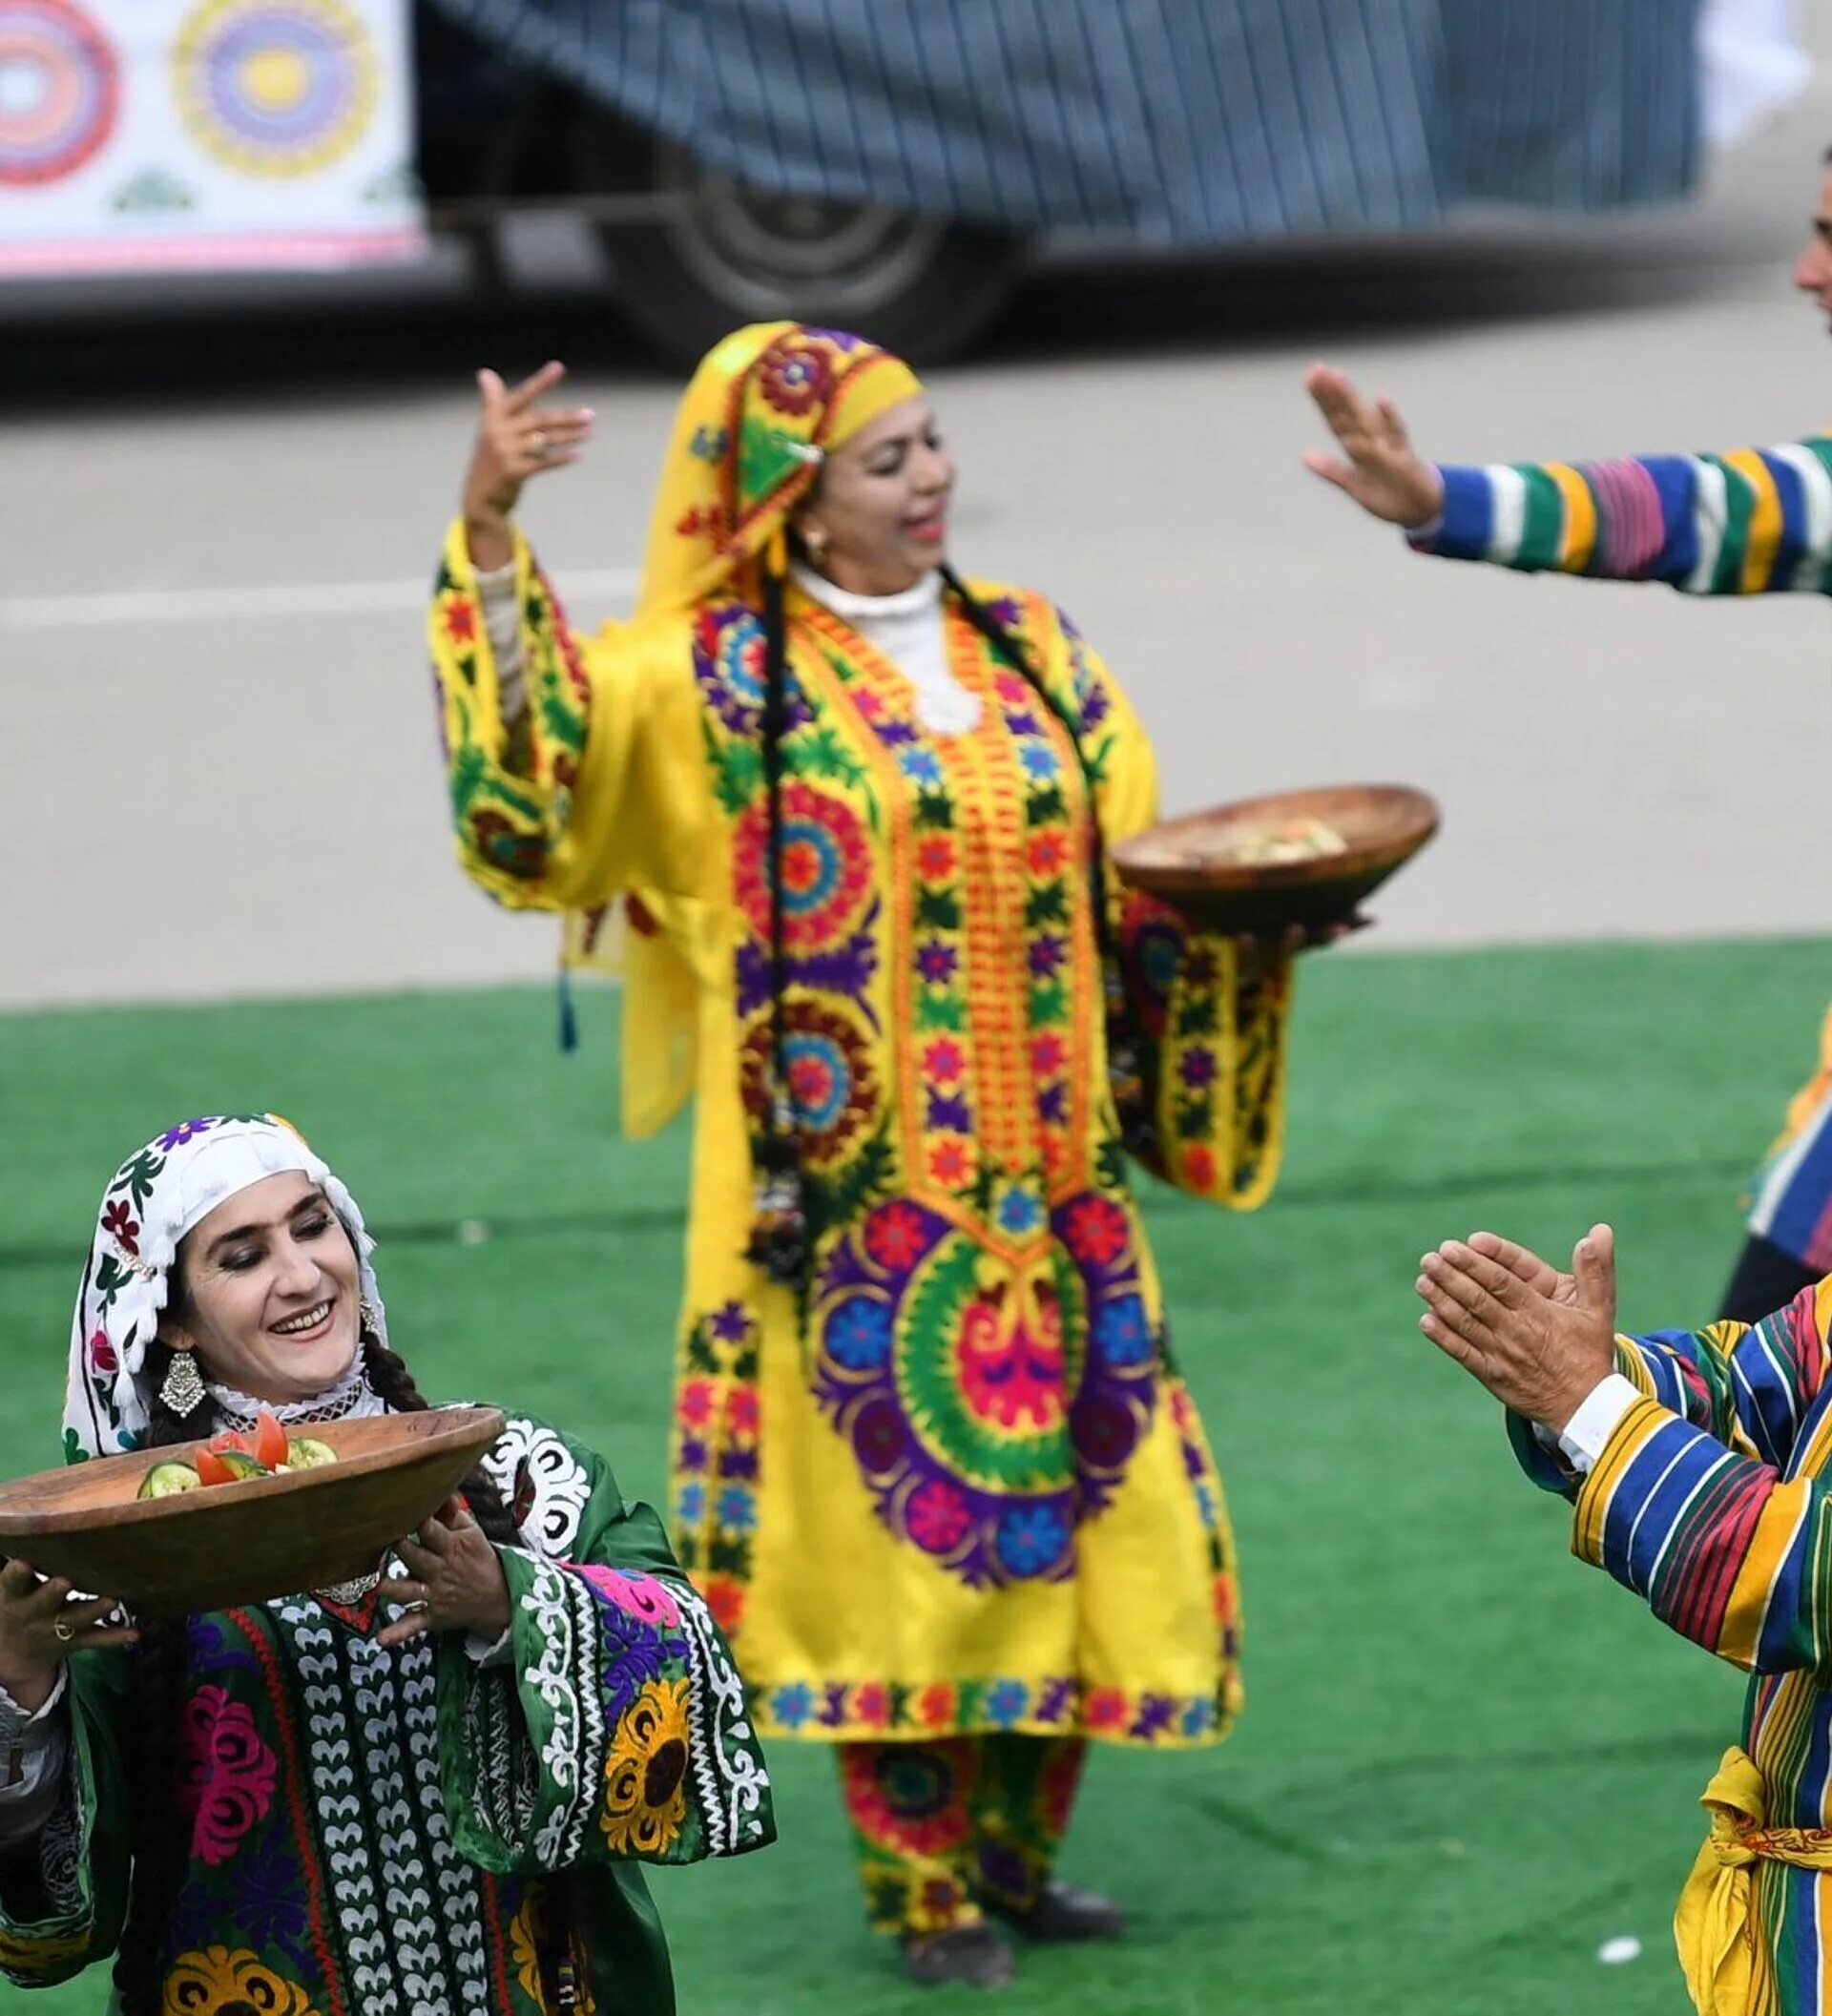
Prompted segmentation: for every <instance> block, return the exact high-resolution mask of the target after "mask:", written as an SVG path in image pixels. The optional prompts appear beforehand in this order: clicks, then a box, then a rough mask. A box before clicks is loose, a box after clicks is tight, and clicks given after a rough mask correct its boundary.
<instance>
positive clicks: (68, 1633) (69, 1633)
mask: <svg viewBox="0 0 1832 2016" xmlns="http://www.w3.org/2000/svg"><path fill="white" fill-rule="evenodd" d="M51 1634H52V1637H53V1638H55V1639H56V1640H57V1642H58V1644H59V1645H72V1644H74V1643H75V1639H76V1632H75V1631H74V1629H73V1627H72V1626H70V1625H68V1624H66V1623H65V1622H64V1620H63V1619H62V1618H61V1617H59V1618H58V1620H57V1621H56V1623H55V1624H53V1625H52V1627H51Z"/></svg>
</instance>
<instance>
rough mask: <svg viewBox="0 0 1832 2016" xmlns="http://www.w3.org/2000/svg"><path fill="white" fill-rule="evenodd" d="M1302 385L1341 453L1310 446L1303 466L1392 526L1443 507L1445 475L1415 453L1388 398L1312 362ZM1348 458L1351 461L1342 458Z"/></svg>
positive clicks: (1423, 519)
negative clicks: (1367, 392)
mask: <svg viewBox="0 0 1832 2016" xmlns="http://www.w3.org/2000/svg"><path fill="white" fill-rule="evenodd" d="M1304 389H1305V390H1306V391H1307V392H1308V393H1309V394H1310V396H1311V398H1312V399H1313V400H1314V401H1315V402H1316V405H1317V410H1318V411H1319V412H1320V413H1321V414H1322V416H1323V418H1324V419H1325V420H1326V421H1327V422H1328V423H1329V430H1330V432H1331V433H1332V434H1334V435H1335V437H1336V441H1337V445H1338V447H1341V449H1342V451H1343V454H1342V456H1337V455H1331V454H1329V453H1328V452H1327V451H1325V450H1324V449H1322V448H1312V449H1310V450H1309V452H1308V453H1307V454H1306V455H1305V456H1304V467H1305V468H1307V469H1309V470H1311V471H1312V472H1313V473H1314V474H1316V475H1319V476H1321V477H1322V479H1323V481H1324V482H1325V483H1333V484H1334V485H1335V486H1336V488H1338V489H1339V490H1343V491H1345V492H1346V493H1347V495H1349V496H1351V497H1353V498H1354V500H1355V502H1356V503H1357V504H1359V505H1360V506H1361V508H1362V509H1364V511H1371V512H1372V513H1373V515H1374V516H1375V517H1376V518H1384V519H1385V520H1386V522H1387V523H1388V524H1389V525H1405V526H1414V525H1426V524H1428V523H1429V522H1430V521H1431V520H1432V519H1433V518H1435V517H1436V516H1437V515H1438V513H1439V512H1440V511H1441V510H1442V509H1444V478H1443V477H1442V476H1440V475H1439V474H1438V472H1437V470H1436V469H1434V468H1432V467H1431V465H1430V464H1429V463H1428V462H1426V461H1424V460H1423V459H1422V458H1421V457H1420V456H1418V455H1417V454H1415V453H1414V452H1413V447H1412V444H1411V442H1410V441H1409V440H1408V439H1407V438H1406V432H1405V422H1404V421H1403V420H1402V419H1401V418H1400V415H1399V411H1398V408H1397V407H1395V405H1393V402H1392V401H1391V400H1390V399H1366V398H1364V396H1363V395H1362V394H1361V393H1360V392H1358V391H1357V390H1356V389H1355V387H1354V385H1353V384H1351V383H1350V382H1349V380H1348V379H1347V378H1345V377H1344V376H1343V373H1342V372H1341V371H1332V370H1331V369H1330V368H1329V366H1328V365H1327V364H1313V365H1312V366H1311V367H1310V369H1309V370H1308V371H1307V372H1305V374H1304ZM1343 456H1346V458H1347V460H1346V461H1344V460H1343Z"/></svg>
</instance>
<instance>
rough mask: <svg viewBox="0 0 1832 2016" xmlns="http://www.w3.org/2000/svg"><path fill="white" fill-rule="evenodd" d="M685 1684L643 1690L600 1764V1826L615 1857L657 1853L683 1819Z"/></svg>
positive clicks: (672, 1837)
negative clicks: (602, 1767)
mask: <svg viewBox="0 0 1832 2016" xmlns="http://www.w3.org/2000/svg"><path fill="white" fill-rule="evenodd" d="M687 1743H688V1723H687V1682H686V1681H685V1680H673V1681H657V1682H656V1683H654V1684H652V1685H651V1686H649V1687H646V1688H644V1689H643V1691H642V1694H641V1695H640V1696H639V1697H638V1699H637V1700H636V1703H635V1706H634V1707H633V1708H632V1709H631V1710H630V1711H629V1712H628V1713H627V1714H626V1715H624V1717H623V1719H622V1721H621V1722H620V1723H619V1724H618V1725H617V1730H616V1734H615V1735H614V1738H613V1740H612V1744H611V1751H610V1755H609V1756H607V1757H606V1758H605V1764H604V1807H603V1810H602V1812H601V1813H600V1814H599V1816H598V1826H599V1828H600V1830H601V1831H602V1833H603V1835H604V1839H605V1841H606V1844H607V1845H608V1846H609V1847H610V1849H611V1852H612V1853H613V1854H614V1855H659V1854H661V1853H662V1852H663V1851H664V1850H665V1849H667V1848H668V1847H670V1846H671V1845H672V1844H673V1842H674V1840H675V1839H676V1837H677V1835H678V1834H679V1832H680V1827H681V1822H682V1821H683V1820H684V1819H686V1817H687Z"/></svg>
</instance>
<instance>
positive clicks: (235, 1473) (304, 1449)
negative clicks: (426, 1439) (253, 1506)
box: [135, 1407, 337, 1498]
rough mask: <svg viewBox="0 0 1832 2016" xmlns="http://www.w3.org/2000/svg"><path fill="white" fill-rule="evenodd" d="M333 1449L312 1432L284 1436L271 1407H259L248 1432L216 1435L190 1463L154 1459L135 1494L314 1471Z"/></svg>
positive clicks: (333, 1457) (172, 1493)
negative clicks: (250, 1430)
mask: <svg viewBox="0 0 1832 2016" xmlns="http://www.w3.org/2000/svg"><path fill="white" fill-rule="evenodd" d="M336 1461H337V1451H336V1450H335V1449H333V1448H332V1447H331V1446H330V1445H329V1444H327V1443H323V1442H320V1441H318V1440H317V1439H316V1438H315V1437H313V1436H310V1435H288V1434H287V1432H286V1430H285V1429H284V1428H283V1427H282V1426H281V1424H280V1421H279V1419H278V1418H277V1417H276V1416H275V1414H274V1412H273V1410H272V1409H271V1408H268V1407H262V1408H261V1410H260V1413H259V1414H258V1415H257V1416H256V1417H255V1425H254V1428H253V1430H252V1432H249V1433H238V1432H237V1431H236V1430H234V1429H227V1430H225V1431H224V1432H223V1433H222V1434H220V1435H218V1436H214V1437H213V1438H212V1439H211V1441H210V1443H209V1444H208V1446H207V1447H205V1448H201V1449H199V1450H198V1453H197V1455H196V1457H195V1458H194V1459H193V1460H192V1461H191V1462H190V1463H178V1462H176V1461H174V1462H171V1463H156V1464H155V1465H153V1467H152V1468H151V1469H150V1470H148V1471H147V1473H146V1475H145V1476H144V1477H143V1478H142V1479H141V1480H140V1487H139V1489H138V1491H136V1492H135V1497H138V1498H172V1497H176V1496H177V1494H178V1493H179V1492H181V1491H197V1490H205V1489H208V1488H209V1487H210V1486H212V1485H219V1484H241V1483H244V1482H245V1481H246V1480H247V1479H248V1478H250V1477H279V1476H281V1475H282V1474H283V1473H284V1472H286V1471H288V1470H315V1469H317V1468H319V1467H320V1465H323V1464H327V1463H335V1462H336Z"/></svg>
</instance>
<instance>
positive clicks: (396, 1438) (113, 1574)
mask: <svg viewBox="0 0 1832 2016" xmlns="http://www.w3.org/2000/svg"><path fill="white" fill-rule="evenodd" d="M502 1431H503V1417H502V1414H501V1413H500V1412H499V1411H498V1409H496V1408H495V1407H432V1408H428V1409H427V1411H426V1412H424V1413H417V1414H384V1415H378V1416H376V1417H374V1418H373V1419H371V1420H368V1421H341V1422H324V1423H320V1424H313V1425H311V1426H309V1427H305V1428H302V1431H301V1432H302V1433H304V1434H309V1435H311V1436H313V1437H314V1438H315V1439H316V1440H318V1441H320V1442H323V1443H325V1444H328V1445H329V1446H330V1447H331V1448H333V1449H335V1450H336V1451H337V1461H336V1462H335V1463H334V1464H325V1465H323V1467H322V1468H320V1469H312V1470H288V1471H287V1472H286V1473H285V1474H284V1475H281V1476H273V1477H250V1478H247V1479H245V1480H244V1481H243V1482H241V1483H239V1484H222V1485H212V1486H208V1487H207V1488H203V1489H199V1490H196V1491H183V1492H179V1493H177V1494H175V1495H174V1496H172V1497H170V1498H136V1497H135V1495H134V1494H135V1492H136V1491H137V1490H138V1489H139V1487H140V1480H141V1479H142V1478H143V1477H144V1476H145V1475H146V1473H147V1471H148V1470H150V1469H151V1468H152V1467H153V1465H155V1464H158V1463H171V1462H175V1461H176V1462H178V1463H188V1462H189V1461H191V1460H192V1458H193V1457H195V1456H196V1454H197V1452H198V1450H199V1449H200V1448H202V1447H204V1446H205V1444H203V1443H200V1442H187V1443H177V1444H172V1445H170V1446H167V1447H161V1448H157V1449H143V1450H139V1451H136V1452H135V1454H134V1455H132V1456H104V1457H101V1458H98V1459H95V1460H93V1461H91V1462H89V1463H79V1464H73V1465H71V1466H70V1467H69V1468H67V1469H61V1470H42V1471H40V1472H39V1473H38V1474H37V1475H36V1476H35V1477H20V1478H16V1479H15V1480H14V1481H13V1482H12V1483H10V1484H0V1550H3V1551H4V1552H6V1553H8V1554H10V1555H16V1556H18V1557H19V1558H21V1559H23V1560H26V1561H30V1562H31V1565H32V1566H33V1567H34V1568H35V1569H38V1571H39V1572H40V1573H41V1574H45V1575H68V1576H69V1577H70V1579H71V1580H72V1581H73V1583H75V1585H76V1587H77V1588H78V1589H79V1590H88V1591H91V1592H93V1593H94V1594H95V1595H98V1596H118V1597H119V1598H120V1599H121V1601H122V1602H123V1603H125V1604H126V1605H127V1606H128V1608H129V1609H130V1610H132V1611H135V1614H136V1615H139V1616H146V1617H159V1616H175V1617H176V1616H195V1615H197V1614H198V1613H199V1612H201V1611H213V1610H229V1609H232V1608H233V1607H234V1606H235V1605H237V1604H241V1603H260V1602H262V1601H264V1600H265V1599H267V1598H268V1597H270V1596H292V1595H298V1594H299V1593H300V1592H301V1591H302V1590H315V1589H325V1588H328V1587H329V1586H330V1585H331V1584H333V1583H337V1582H350V1581H354V1580H355V1579H356V1577H357V1576H359V1575H366V1574H368V1573H370V1572H371V1571H372V1570H373V1569H375V1568H376V1567H377V1565H378V1564H379V1563H380V1561H381V1559H382V1557H383V1555H384V1554H385V1552H386V1550H387V1549H388V1548H390V1547H392V1546H393V1544H394V1543H395V1542H396V1541H397V1540H400V1539H402V1538H403V1537H404V1536H405V1535H406V1534H408V1533H411V1532H412V1531H413V1529H414V1528H416V1527H417V1526H419V1525H420V1524H421V1523H422V1521H424V1520H425V1519H426V1517H427V1514H428V1513H429V1512H432V1511H434V1510H436V1509H437V1507H439V1506H440V1505H442V1504H443V1503H444V1502H445V1501H446V1499H448V1497H450V1495H451V1494H452V1492H453V1491H454V1490H455V1489H456V1488H457V1487H458V1486H459V1484H460V1483H462V1482H463V1480H464V1479H465V1478H466V1477H467V1476H468V1474H469V1473H470V1471H471V1470H472V1469H473V1468H474V1467H475V1466H476V1464H477V1459H478V1458H479V1457H480V1456H481V1455H482V1454H483V1453H484V1451H485V1450H486V1449H488V1448H489V1445H490V1444H491V1443H493V1442H494V1441H495V1440H496V1438H497V1436H499V1435H500V1434H501V1433H502Z"/></svg>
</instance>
